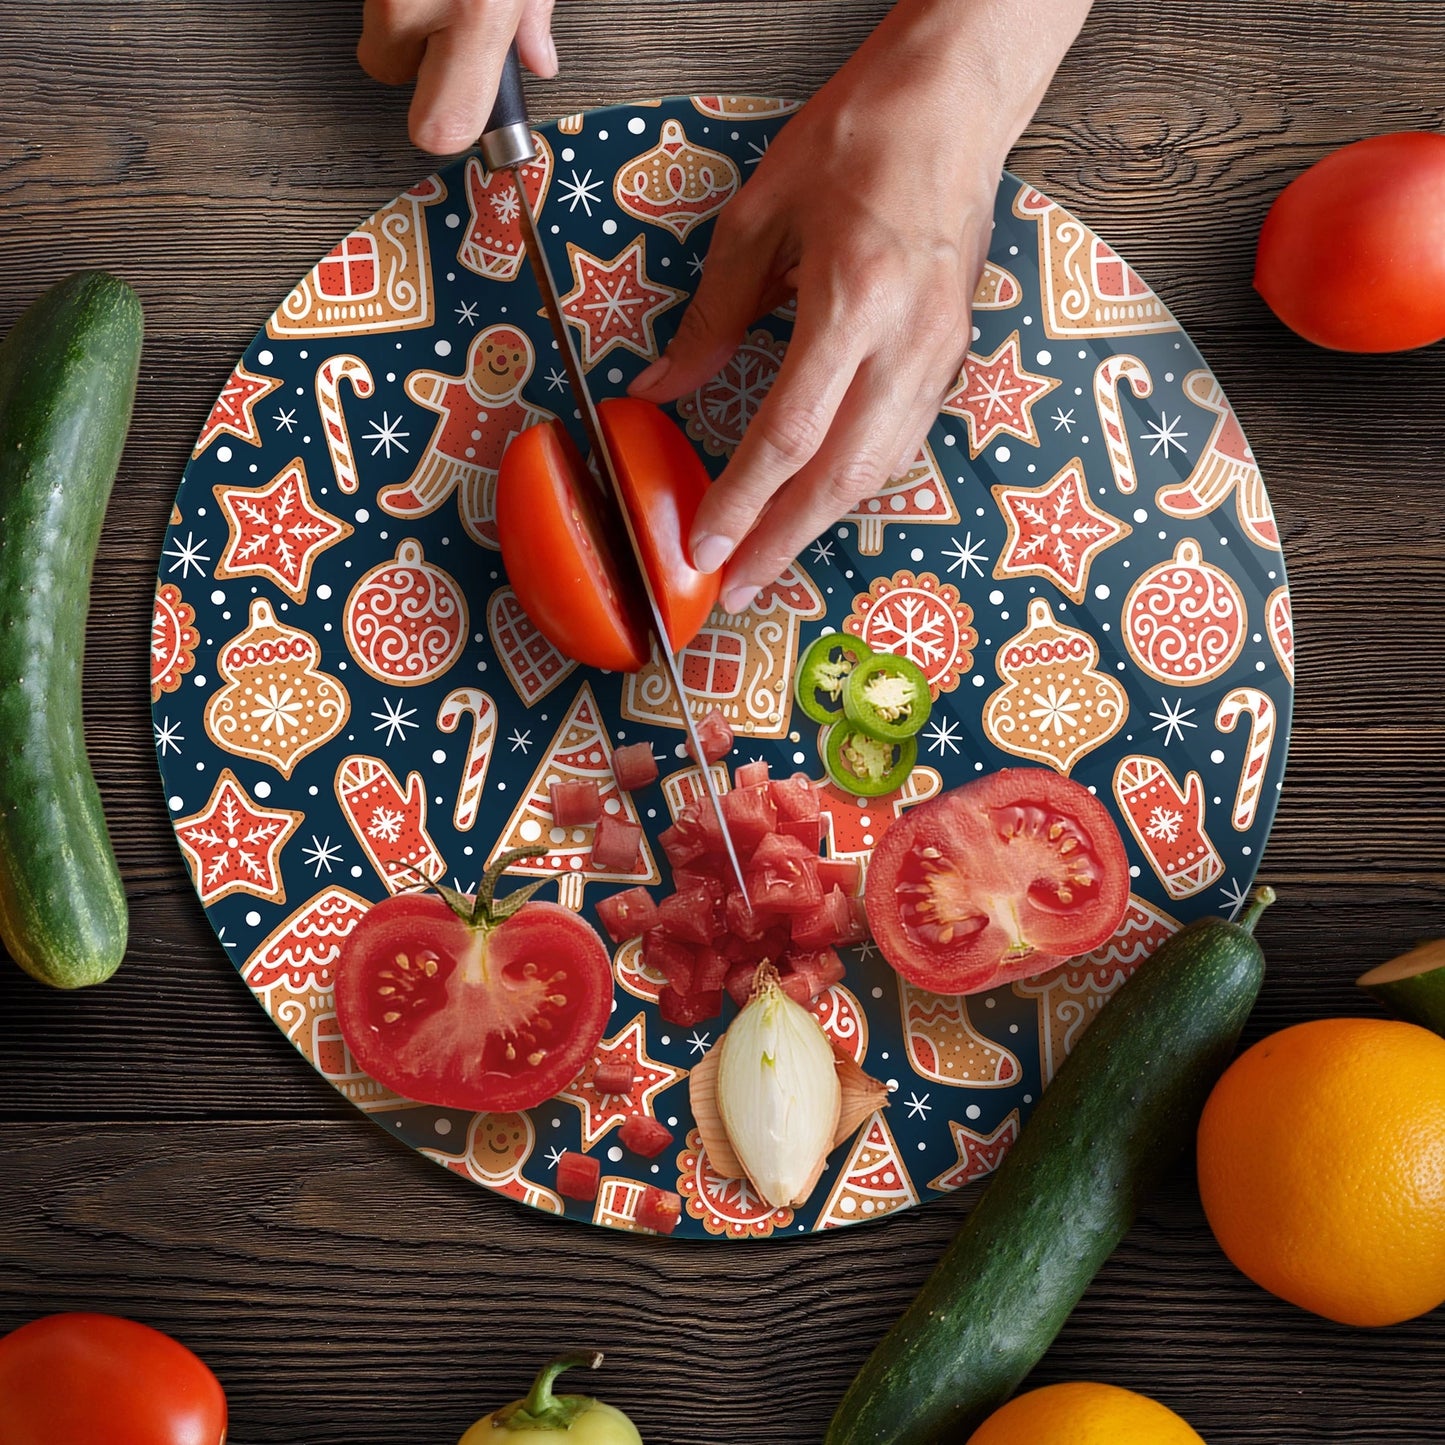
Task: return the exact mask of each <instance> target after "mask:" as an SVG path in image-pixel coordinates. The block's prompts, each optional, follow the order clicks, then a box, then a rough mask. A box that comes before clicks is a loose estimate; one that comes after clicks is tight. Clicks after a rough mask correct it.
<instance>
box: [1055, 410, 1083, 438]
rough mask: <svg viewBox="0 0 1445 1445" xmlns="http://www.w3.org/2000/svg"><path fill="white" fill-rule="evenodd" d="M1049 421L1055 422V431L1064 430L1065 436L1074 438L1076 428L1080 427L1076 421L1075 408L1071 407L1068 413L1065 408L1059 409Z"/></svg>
mask: <svg viewBox="0 0 1445 1445" xmlns="http://www.w3.org/2000/svg"><path fill="white" fill-rule="evenodd" d="M1049 420H1050V421H1051V422H1053V424H1054V430H1055V431H1060V430H1062V431H1063V433H1064V435H1065V436H1073V434H1074V428H1075V427H1076V426H1077V425H1078V422H1076V421H1075V420H1074V409H1073V407H1070V408H1069V409H1068V411H1065V410H1064V409H1063V407H1059V408H1058V409H1057V410H1056V411H1055V412H1054V414H1053V415H1052V416H1051V417H1050V418H1049Z"/></svg>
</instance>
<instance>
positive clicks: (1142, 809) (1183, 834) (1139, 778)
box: [1114, 753, 1224, 899]
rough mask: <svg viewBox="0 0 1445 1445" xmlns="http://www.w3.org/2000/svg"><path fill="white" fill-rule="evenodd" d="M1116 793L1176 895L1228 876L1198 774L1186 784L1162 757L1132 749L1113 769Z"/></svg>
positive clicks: (1168, 888) (1148, 855) (1183, 895)
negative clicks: (1213, 836)
mask: <svg viewBox="0 0 1445 1445" xmlns="http://www.w3.org/2000/svg"><path fill="white" fill-rule="evenodd" d="M1114 798H1115V801H1117V803H1118V804H1119V807H1120V808H1122V809H1123V812H1124V821H1125V822H1126V823H1128V825H1129V831H1130V832H1131V833H1132V834H1133V835H1134V841H1135V842H1137V843H1138V845H1139V846H1140V848H1142V849H1143V850H1144V856H1145V857H1146V858H1147V859H1148V860H1149V866H1150V867H1151V868H1152V869H1153V870H1154V872H1155V874H1156V875H1157V876H1158V878H1159V881H1160V882H1161V883H1162V884H1163V885H1164V887H1165V889H1166V891H1167V892H1168V894H1169V896H1170V897H1171V898H1176V899H1177V898H1192V897H1193V896H1194V895H1195V894H1196V893H1199V892H1201V891H1202V890H1203V889H1205V888H1208V887H1209V885H1210V884H1211V883H1213V882H1214V881H1215V880H1216V879H1218V878H1220V877H1222V876H1223V873H1224V859H1223V858H1221V857H1220V855H1219V849H1218V848H1216V847H1215V846H1214V843H1213V842H1212V840H1211V839H1210V837H1209V834H1208V833H1207V832H1205V829H1204V812H1205V807H1204V784H1203V782H1202V781H1201V779H1200V777H1199V774H1198V773H1193V772H1191V773H1189V774H1188V775H1187V776H1186V777H1185V779H1184V786H1183V787H1182V788H1181V787H1180V786H1179V783H1178V781H1177V780H1176V779H1175V777H1174V774H1173V773H1171V772H1170V771H1169V769H1168V768H1167V767H1166V766H1165V765H1164V764H1163V763H1161V762H1160V761H1159V759H1158V758H1149V757H1144V756H1142V755H1141V754H1138V753H1131V754H1129V756H1127V757H1125V758H1123V759H1121V760H1120V762H1119V765H1118V767H1116V768H1115V769H1114Z"/></svg>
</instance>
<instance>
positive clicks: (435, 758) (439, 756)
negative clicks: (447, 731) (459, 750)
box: [431, 748, 447, 763]
mask: <svg viewBox="0 0 1445 1445" xmlns="http://www.w3.org/2000/svg"><path fill="white" fill-rule="evenodd" d="M431 760H432V762H434V763H444V762H446V760H447V755H446V750H445V749H444V748H437V749H436V750H435V751H434V752H433V753H432V755H431Z"/></svg>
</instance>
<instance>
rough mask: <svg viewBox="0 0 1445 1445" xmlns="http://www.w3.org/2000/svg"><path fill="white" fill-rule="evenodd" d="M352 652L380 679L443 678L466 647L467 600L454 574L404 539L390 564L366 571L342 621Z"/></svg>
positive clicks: (410, 682)
mask: <svg viewBox="0 0 1445 1445" xmlns="http://www.w3.org/2000/svg"><path fill="white" fill-rule="evenodd" d="M342 625H343V629H344V636H345V638H346V645H347V647H348V648H349V649H350V650H351V655H352V656H353V657H354V658H355V659H356V660H357V662H359V663H360V664H361V666H362V667H363V668H364V669H365V670H366V671H367V672H369V673H370V674H371V675H372V677H374V678H377V679H378V680H379V681H381V682H391V683H397V684H398V685H400V686H402V687H416V686H418V685H419V684H421V683H424V682H431V681H432V679H433V678H437V677H440V676H441V675H442V674H443V673H444V672H446V670H447V669H448V668H449V667H451V665H452V663H454V662H455V661H456V660H457V658H458V657H460V656H461V653H462V649H463V648H464V647H465V646H466V645H467V602H466V598H465V597H464V596H463V594H462V589H461V588H460V586H458V585H457V582H456V580H455V578H453V577H452V576H451V575H450V573H447V572H444V571H443V570H442V569H441V568H440V567H437V566H434V565H433V564H432V563H430V562H428V561H427V560H426V558H425V556H424V555H423V554H422V550H421V543H420V542H418V541H416V540H414V539H413V538H410V537H407V538H405V539H403V541H402V542H401V544H400V545H399V546H398V547H397V549H396V556H395V557H394V558H393V559H392V560H391V561H390V562H383V563H381V564H380V565H379V566H377V567H373V568H372V569H371V570H370V571H369V572H366V573H364V574H363V575H362V577H361V579H360V580H359V581H358V582H357V584H356V586H355V587H353V588H352V589H351V596H350V597H348V598H347V599H346V614H345V617H344V619H343V624H342Z"/></svg>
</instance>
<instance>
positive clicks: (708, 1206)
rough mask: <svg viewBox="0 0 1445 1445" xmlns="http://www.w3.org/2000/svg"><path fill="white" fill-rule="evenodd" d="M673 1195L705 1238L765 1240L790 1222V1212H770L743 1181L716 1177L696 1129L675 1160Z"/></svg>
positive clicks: (715, 1171)
mask: <svg viewBox="0 0 1445 1445" xmlns="http://www.w3.org/2000/svg"><path fill="white" fill-rule="evenodd" d="M677 1168H678V1180H677V1192H678V1193H679V1194H680V1195H682V1198H683V1201H684V1204H685V1207H686V1209H687V1212H688V1213H689V1214H690V1215H692V1217H693V1218H694V1219H700V1220H701V1221H702V1227H703V1228H704V1229H705V1230H707V1232H708V1233H709V1234H712V1235H717V1236H720V1237H724V1238H728V1239H766V1238H767V1237H768V1236H769V1235H770V1234H772V1233H773V1231H774V1230H777V1229H786V1228H787V1227H788V1226H789V1225H790V1224H791V1223H792V1222H793V1211H792V1210H791V1209H787V1208H783V1209H774V1208H773V1207H772V1206H771V1205H770V1204H769V1203H768V1202H767V1200H766V1199H763V1198H762V1197H761V1196H760V1195H759V1194H758V1192H757V1190H756V1189H754V1188H753V1186H752V1184H751V1183H750V1182H749V1181H748V1180H747V1179H737V1178H731V1177H729V1176H727V1175H724V1174H720V1173H718V1171H717V1168H716V1166H715V1165H714V1164H713V1162H712V1160H711V1159H709V1158H708V1154H707V1150H706V1149H704V1148H703V1143H702V1136H701V1135H700V1134H699V1133H698V1132H697V1130H696V1129H691V1130H689V1131H688V1135H687V1143H686V1147H685V1148H684V1149H683V1150H682V1152H681V1153H680V1154H679V1155H678V1156H677Z"/></svg>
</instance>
